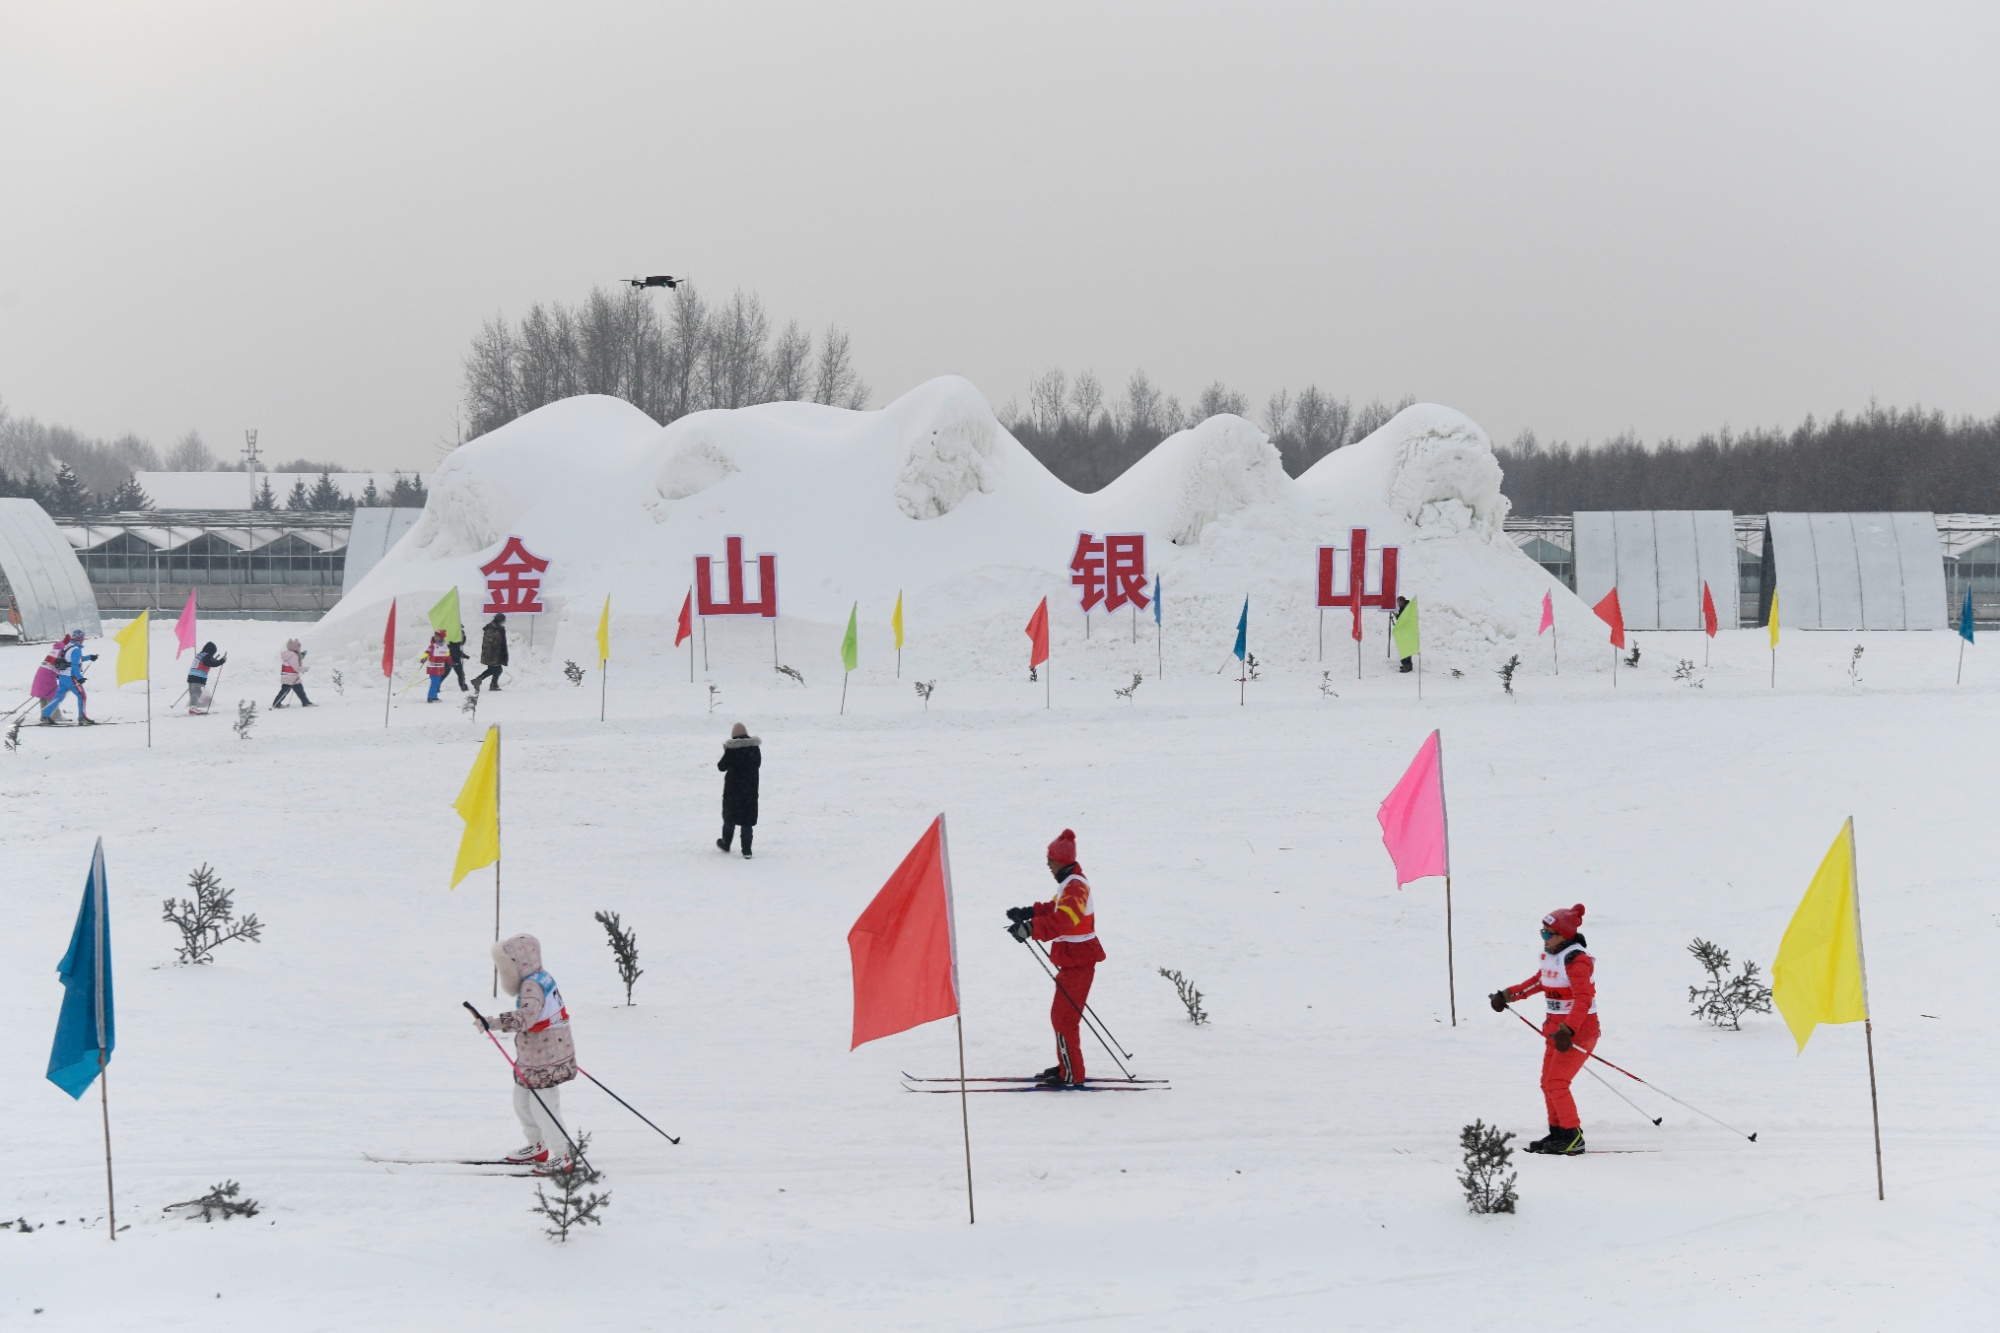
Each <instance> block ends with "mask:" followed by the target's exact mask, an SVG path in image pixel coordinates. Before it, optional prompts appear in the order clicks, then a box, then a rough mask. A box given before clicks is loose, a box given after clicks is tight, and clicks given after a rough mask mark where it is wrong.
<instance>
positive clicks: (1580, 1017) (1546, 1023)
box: [1488, 903, 1599, 1157]
mask: <svg viewBox="0 0 2000 1333" xmlns="http://www.w3.org/2000/svg"><path fill="white" fill-rule="evenodd" d="M1596 966H1597V965H1596V963H1595V962H1594V961H1593V960H1592V958H1591V956H1590V955H1589V954H1587V953H1585V952H1584V939H1583V904H1582V903H1578V904H1576V906H1574V907H1559V908H1557V909H1556V910H1555V911H1553V912H1551V913H1549V914H1548V915H1547V916H1545V917H1543V918H1542V965H1541V968H1540V970H1539V971H1537V972H1536V973H1535V975H1534V976H1532V977H1529V978H1528V979H1527V980H1526V981H1523V982H1521V983H1520V984H1519V985H1515V986H1509V987H1508V988H1507V989H1506V990H1499V991H1494V992H1493V994H1492V995H1491V996H1489V997H1488V999H1489V1000H1490V1002H1491V1003H1492V1005H1493V1012H1495V1013H1501V1012H1504V1011H1505V1010H1506V1008H1507V1005H1508V1002H1509V1001H1512V1000H1525V999H1527V998H1528V997H1529V996H1530V995H1534V994H1537V993H1540V994H1542V995H1544V996H1546V997H1547V1001H1548V1016H1547V1017H1546V1018H1544V1019H1543V1020H1542V1035H1543V1036H1544V1037H1546V1038H1548V1045H1547V1047H1546V1048H1545V1049H1544V1050H1543V1051H1542V1100H1543V1101H1545V1102H1547V1103H1548V1108H1549V1134H1548V1137H1547V1138H1544V1139H1536V1140H1535V1141H1534V1142H1533V1143H1530V1144H1528V1145H1527V1150H1528V1151H1529V1152H1534V1153H1552V1154H1554V1155H1556V1156H1559V1157H1574V1156H1576V1155H1577V1154H1578V1153H1581V1152H1582V1151H1583V1122H1582V1120H1581V1119H1580V1118H1579V1117H1578V1116H1577V1113H1576V1101H1575V1099H1574V1098H1572V1097H1571V1096H1570V1095H1569V1085H1570V1080H1572V1079H1574V1078H1575V1077H1576V1072H1577V1070H1579V1069H1582V1068H1583V1062H1584V1061H1585V1060H1587V1059H1588V1058H1589V1057H1590V1052H1591V1051H1593V1050H1595V1049H1596V1047H1597V1038H1598V1035H1599V1028H1598V1024H1597V981H1596V977H1595V975H1594V974H1595V972H1596Z"/></svg>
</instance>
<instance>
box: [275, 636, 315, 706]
mask: <svg viewBox="0 0 2000 1333" xmlns="http://www.w3.org/2000/svg"><path fill="white" fill-rule="evenodd" d="M305 674H306V650H305V649H304V648H301V647H300V646H299V641H298V640H297V639H286V640H285V651H283V652H282V653H279V654H278V697H277V698H275V699H273V700H271V707H273V708H283V707H284V706H285V696H286V695H288V694H296V695H298V696H299V706H300V707H301V708H311V707H312V706H313V701H312V700H310V699H308V698H306V685H305Z"/></svg>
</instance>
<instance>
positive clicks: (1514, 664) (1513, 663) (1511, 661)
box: [1500, 653, 1521, 694]
mask: <svg viewBox="0 0 2000 1333" xmlns="http://www.w3.org/2000/svg"><path fill="white" fill-rule="evenodd" d="M1520 669H1521V655H1520V654H1519V653H1515V654H1514V655H1513V656H1512V657H1510V658H1508V659H1507V660H1506V661H1505V662H1502V663H1501V664H1500V688H1501V689H1503V690H1505V691H1506V692H1507V693H1509V694H1512V693H1513V692H1514V673H1515V672H1516V671H1519V670H1520Z"/></svg>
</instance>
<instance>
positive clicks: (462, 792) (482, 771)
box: [451, 727, 500, 889]
mask: <svg viewBox="0 0 2000 1333" xmlns="http://www.w3.org/2000/svg"><path fill="white" fill-rule="evenodd" d="M452 805H453V806H454V807H455V808H456V809H457V810H458V816H459V818H460V819H463V820H464V821H465V836H464V837H462V838H460V839H459V840H458V864H457V865H455V866H453V867H452V868H451V886H452V887H453V888H454V889H455V888H457V887H458V882H459V881H460V880H462V879H464V878H465V877H466V876H467V875H469V874H471V873H472V872H473V871H475V870H478V869H481V868H482V867H485V866H490V865H492V864H493V863H494V862H495V861H498V860H499V859H500V728H498V727H488V728H487V729H486V740H485V741H484V742H483V743H482V744H481V745H480V747H479V758H477V759H475V760H473V761H472V771H471V772H470V773H468V774H466V775H465V785H464V786H463V787H461V788H459V792H458V799H457V800H456V801H454V802H452Z"/></svg>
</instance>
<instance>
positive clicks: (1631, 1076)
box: [1507, 1004, 1757, 1143]
mask: <svg viewBox="0 0 2000 1333" xmlns="http://www.w3.org/2000/svg"><path fill="white" fill-rule="evenodd" d="M1507 1012H1508V1013H1510V1014H1513V1015H1514V1017H1516V1018H1519V1019H1521V1022H1522V1023H1523V1024H1524V1025H1526V1027H1527V1029H1528V1031H1530V1032H1533V1033H1535V1034H1537V1035H1540V1033H1541V1029H1540V1028H1538V1027H1536V1026H1535V1025H1534V1024H1533V1023H1530V1022H1528V1020H1527V1019H1526V1018H1523V1017H1522V1016H1521V1015H1520V1014H1518V1013H1515V1010H1514V1006H1513V1005H1511V1004H1510V1005H1508V1006H1507ZM1579 1049H1581V1050H1582V1051H1583V1053H1584V1054H1585V1055H1587V1056H1589V1057H1590V1058H1591V1059H1593V1060H1595V1061H1597V1063H1599V1064H1601V1065H1611V1068H1613V1069H1616V1070H1617V1071H1618V1072H1619V1073H1621V1074H1623V1075H1624V1076H1625V1077H1626V1078H1629V1079H1631V1080H1632V1081H1633V1082H1634V1083H1644V1084H1645V1085H1646V1086H1647V1087H1649V1088H1651V1089H1652V1090H1653V1091H1654V1092H1657V1093H1659V1094H1660V1095H1661V1096H1662V1097H1665V1098H1666V1099H1667V1100H1668V1101H1670V1102H1672V1103H1674V1104H1675V1105H1676V1106H1683V1107H1686V1108H1687V1109H1688V1110H1690V1111H1693V1112H1694V1113H1695V1114H1696V1115H1698V1116H1700V1117H1701V1118H1702V1119H1703V1120H1713V1121H1715V1123H1716V1124H1718V1125H1721V1126H1722V1127H1723V1128H1724V1129H1726V1130H1728V1131H1729V1132H1730V1133H1731V1134H1742V1135H1743V1137H1744V1138H1746V1139H1748V1140H1750V1142H1752V1143H1755V1142H1756V1141H1757V1136H1756V1135H1755V1134H1744V1133H1743V1131H1742V1130H1740V1129H1738V1128H1736V1126H1734V1125H1732V1124H1730V1123H1729V1122H1728V1121H1726V1120H1716V1119H1715V1117H1714V1116H1712V1115H1710V1114H1709V1113H1708V1112H1706V1111H1704V1110H1702V1109H1701V1108H1700V1107H1699V1106H1694V1105H1690V1104H1689V1103H1687V1102H1684V1101H1682V1100H1681V1099H1680V1098H1678V1097H1676V1096H1674V1094H1672V1093H1671V1092H1668V1091H1667V1090H1666V1089H1665V1088H1663V1087H1661V1086H1660V1085H1659V1084H1657V1083H1653V1082H1649V1081H1648V1080H1646V1079H1643V1078H1640V1077H1639V1076H1638V1075H1637V1074H1635V1073H1633V1072H1632V1071H1631V1070H1629V1069H1626V1068H1625V1067H1624V1066H1622V1065H1614V1064H1611V1062H1610V1061H1609V1060H1607V1059H1605V1058H1604V1057H1603V1056H1601V1055H1599V1054H1598V1053H1597V1052H1596V1051H1593V1050H1590V1049H1588V1048H1587V1047H1580V1048H1579Z"/></svg>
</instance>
